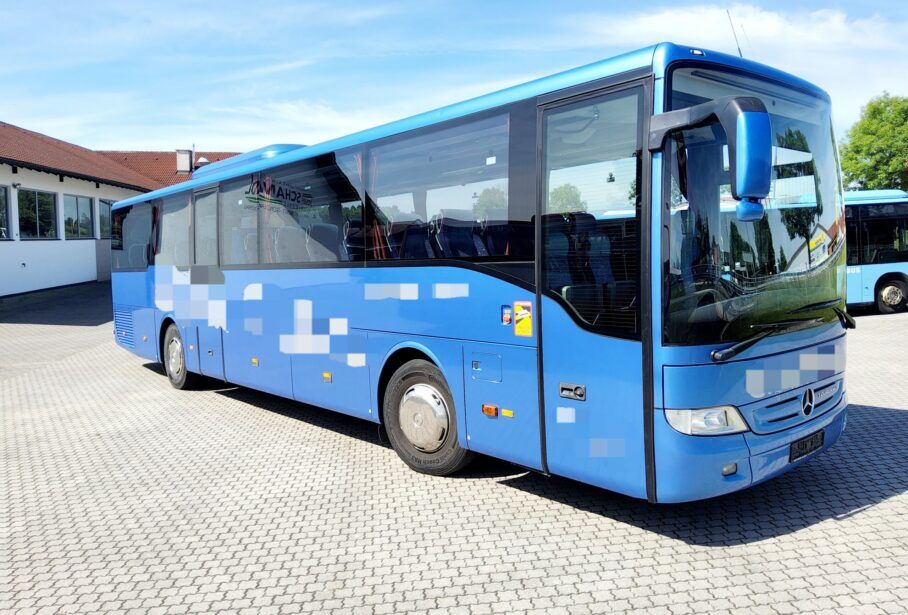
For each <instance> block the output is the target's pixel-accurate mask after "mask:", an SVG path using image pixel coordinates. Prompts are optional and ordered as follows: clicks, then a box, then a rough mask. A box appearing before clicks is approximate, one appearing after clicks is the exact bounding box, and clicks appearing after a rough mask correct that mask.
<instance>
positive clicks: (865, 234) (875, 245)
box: [861, 216, 908, 265]
mask: <svg viewBox="0 0 908 615" xmlns="http://www.w3.org/2000/svg"><path fill="white" fill-rule="evenodd" d="M861 229H862V234H861V240H862V241H861V243H862V246H863V257H864V259H863V262H864V263H865V264H868V265H877V264H888V263H904V262H906V261H908V218H890V219H870V220H868V219H867V217H866V216H865V217H864V220H863V222H861Z"/></svg>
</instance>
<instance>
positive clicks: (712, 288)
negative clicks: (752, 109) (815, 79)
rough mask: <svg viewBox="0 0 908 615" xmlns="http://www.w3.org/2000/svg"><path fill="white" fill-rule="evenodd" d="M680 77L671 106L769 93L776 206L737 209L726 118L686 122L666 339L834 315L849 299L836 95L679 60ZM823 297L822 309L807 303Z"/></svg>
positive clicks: (724, 335) (710, 339)
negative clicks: (752, 214) (742, 215)
mask: <svg viewBox="0 0 908 615" xmlns="http://www.w3.org/2000/svg"><path fill="white" fill-rule="evenodd" d="M671 87H672V90H671V106H672V109H680V108H685V107H689V106H692V105H696V104H699V103H702V102H705V101H707V100H711V99H715V98H719V97H722V96H729V95H742V96H756V97H759V98H760V99H761V100H762V101H763V103H764V104H765V105H766V108H767V110H768V111H769V113H770V118H771V122H772V127H773V132H774V139H773V171H772V183H771V187H770V193H769V196H768V198H767V199H765V201H764V205H765V210H766V213H765V215H764V217H763V218H762V219H761V220H759V221H757V222H742V221H740V220H738V219H737V217H736V215H735V206H736V201H735V200H734V199H733V198H732V195H731V186H730V179H729V161H728V145H727V141H726V135H725V132H724V131H723V129H722V127H721V126H720V125H719V124H718V122H714V123H712V124H708V125H706V126H701V127H698V128H693V129H689V130H683V131H679V132H677V133H676V134H674V135H673V138H672V139H670V140H669V141H668V143H667V144H666V157H667V165H666V170H667V171H668V172H667V174H666V175H667V177H666V181H665V184H664V188H663V191H664V198H665V199H666V201H667V210H668V212H667V216H668V220H667V226H668V229H669V242H668V246H667V247H666V254H665V257H666V258H667V259H668V279H667V287H668V288H667V292H666V293H665V305H664V311H665V319H664V322H665V327H664V339H665V342H666V343H669V344H714V343H726V342H736V341H740V340H742V339H745V338H748V337H750V336H751V335H753V334H754V333H755V332H756V331H758V330H760V329H761V328H763V327H765V326H766V325H769V324H771V323H775V322H779V321H783V320H792V319H793V318H804V319H805V321H807V320H808V319H809V320H810V321H811V322H813V319H815V318H817V317H819V319H817V320H816V322H817V323H821V322H828V321H831V320H834V319H835V318H836V314H835V311H833V310H831V309H829V306H830V305H832V306H833V307H835V302H834V301H832V300H834V299H836V298H841V305H839V306H838V307H841V308H844V291H845V279H844V276H845V267H844V264H845V251H844V245H845V232H844V230H845V226H844V222H845V216H844V209H843V207H844V206H843V198H842V189H841V180H840V177H839V172H838V168H839V165H838V159H837V152H836V147H835V138H834V135H833V132H832V124H831V120H830V112H829V103H828V101H827V100H824V99H821V98H819V97H817V96H814V95H811V94H807V93H803V92H800V91H798V90H793V89H790V88H784V87H781V86H779V85H777V84H775V83H774V82H769V81H764V80H759V79H755V78H751V77H747V76H744V75H741V74H738V73H733V72H730V71H721V72H720V71H715V70H709V69H704V68H678V69H676V70H675V71H674V72H673V73H672V75H671ZM831 301H832V303H831V304H830V302H831ZM813 304H815V305H817V306H822V307H823V309H820V308H819V307H818V308H817V310H816V313H813V312H811V311H809V310H803V309H799V308H802V307H803V306H807V305H813Z"/></svg>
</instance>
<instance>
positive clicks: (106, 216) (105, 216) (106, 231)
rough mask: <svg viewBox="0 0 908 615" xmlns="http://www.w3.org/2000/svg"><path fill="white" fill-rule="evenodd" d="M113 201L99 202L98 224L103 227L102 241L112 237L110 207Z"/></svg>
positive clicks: (102, 200)
mask: <svg viewBox="0 0 908 615" xmlns="http://www.w3.org/2000/svg"><path fill="white" fill-rule="evenodd" d="M111 205H113V201H105V200H104V199H101V200H99V201H98V222H99V224H100V226H101V239H107V238H108V237H110V206H111Z"/></svg>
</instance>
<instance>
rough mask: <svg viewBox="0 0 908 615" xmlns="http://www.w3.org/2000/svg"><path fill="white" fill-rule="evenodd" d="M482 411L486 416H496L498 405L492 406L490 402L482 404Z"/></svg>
mask: <svg viewBox="0 0 908 615" xmlns="http://www.w3.org/2000/svg"><path fill="white" fill-rule="evenodd" d="M482 413H483V414H485V415H486V416H490V417H492V418H493V419H494V418H497V417H498V406H493V405H492V404H483V405H482Z"/></svg>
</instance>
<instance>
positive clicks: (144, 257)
mask: <svg viewBox="0 0 908 615" xmlns="http://www.w3.org/2000/svg"><path fill="white" fill-rule="evenodd" d="M111 226H112V228H111V241H110V249H111V261H112V262H111V268H112V270H113V271H131V270H142V269H146V268H147V267H148V252H149V247H150V245H151V204H150V203H139V204H138V205H132V206H130V207H123V208H120V209H117V210H115V211H114V212H113V214H112V225H111Z"/></svg>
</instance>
